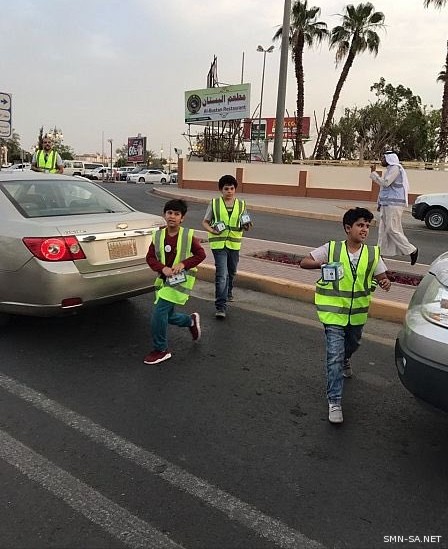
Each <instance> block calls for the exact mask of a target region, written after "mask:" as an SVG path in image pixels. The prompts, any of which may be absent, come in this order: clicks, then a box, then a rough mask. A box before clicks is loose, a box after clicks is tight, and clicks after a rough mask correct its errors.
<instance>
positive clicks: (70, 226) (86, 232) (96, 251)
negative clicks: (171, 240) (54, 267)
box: [39, 212, 165, 273]
mask: <svg viewBox="0 0 448 549" xmlns="http://www.w3.org/2000/svg"><path fill="white" fill-rule="evenodd" d="M106 216H107V217H106ZM98 217H101V219H98V220H97V221H94V222H93V221H91V218H92V216H83V215H80V216H70V218H69V219H68V218H67V217H66V216H64V217H54V218H48V217H47V218H40V219H39V224H40V228H41V230H42V231H43V232H44V233H45V234H47V235H48V236H57V235H58V234H59V235H61V236H65V237H66V236H76V238H77V239H78V241H79V244H80V246H81V248H82V250H83V252H84V254H85V256H86V259H80V260H76V261H74V263H75V265H76V267H77V268H78V270H79V272H81V273H93V272H98V271H106V270H111V269H119V268H126V267H130V266H133V265H139V264H142V263H145V257H146V253H147V251H148V248H149V245H150V244H151V242H152V235H153V233H154V231H155V230H157V229H158V228H159V227H160V226H163V225H164V224H165V222H164V220H163V218H161V217H159V216H155V215H149V214H148V215H147V216H145V215H142V213H140V212H129V213H116V214H114V213H110V214H105V215H102V216H98Z"/></svg>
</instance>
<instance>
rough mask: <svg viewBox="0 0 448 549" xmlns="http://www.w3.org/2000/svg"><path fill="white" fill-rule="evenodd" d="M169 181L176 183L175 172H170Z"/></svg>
mask: <svg viewBox="0 0 448 549" xmlns="http://www.w3.org/2000/svg"><path fill="white" fill-rule="evenodd" d="M170 183H177V172H171V173H170Z"/></svg>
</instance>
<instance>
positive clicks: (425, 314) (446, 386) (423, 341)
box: [395, 252, 448, 412]
mask: <svg viewBox="0 0 448 549" xmlns="http://www.w3.org/2000/svg"><path fill="white" fill-rule="evenodd" d="M395 364H396V367H397V371H398V376H399V378H400V380H401V382H402V383H403V385H404V386H405V387H406V389H408V391H410V392H411V393H413V394H414V395H415V396H417V397H419V398H420V399H421V400H423V401H425V402H427V403H429V404H431V405H432V406H435V407H436V408H440V409H441V410H444V411H446V412H448V252H445V253H444V254H442V255H441V256H439V257H438V258H437V259H436V260H435V261H434V262H433V263H432V265H431V266H430V267H429V272H428V274H427V275H425V277H424V278H423V280H422V281H421V282H420V284H419V286H418V288H417V289H416V291H415V293H414V295H413V297H412V299H411V302H410V303H409V308H408V312H407V314H406V319H405V321H404V325H403V328H402V330H401V332H400V334H399V336H398V338H397V341H396V345H395Z"/></svg>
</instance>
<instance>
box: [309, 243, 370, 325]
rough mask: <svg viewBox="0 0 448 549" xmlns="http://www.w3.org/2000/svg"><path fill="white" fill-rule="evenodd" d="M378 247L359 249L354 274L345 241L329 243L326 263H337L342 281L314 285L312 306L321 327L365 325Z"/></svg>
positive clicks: (322, 282) (321, 282)
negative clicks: (323, 325) (315, 309)
mask: <svg viewBox="0 0 448 549" xmlns="http://www.w3.org/2000/svg"><path fill="white" fill-rule="evenodd" d="M379 257H380V250H379V247H378V246H367V245H364V244H363V245H362V249H361V252H360V255H359V261H358V265H357V267H356V270H355V269H354V268H353V267H352V265H351V262H350V258H349V255H348V250H347V243H346V242H345V241H342V242H335V241H334V240H332V241H331V242H329V248H328V262H329V263H332V262H333V261H339V262H341V263H342V265H343V267H344V277H343V278H342V279H341V280H335V281H333V282H324V281H323V280H322V279H320V280H318V281H317V283H316V293H315V295H314V302H315V304H316V307H317V315H318V317H319V320H320V321H321V322H322V323H323V324H333V325H336V326H347V325H348V324H351V325H353V326H358V325H361V324H365V323H366V322H367V313H368V311H369V305H370V300H371V293H372V291H373V290H374V287H375V282H376V281H374V280H373V275H374V273H375V269H376V266H377V265H378V261H379Z"/></svg>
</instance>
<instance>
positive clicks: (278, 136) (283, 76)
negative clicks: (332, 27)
mask: <svg viewBox="0 0 448 549" xmlns="http://www.w3.org/2000/svg"><path fill="white" fill-rule="evenodd" d="M290 20H291V0H285V5H284V9H283V26H282V49H281V54H280V69H279V73H278V92H277V111H276V115H275V135H274V154H273V160H274V164H281V163H282V152H283V151H282V148H283V128H284V124H285V101H286V80H287V76H288V51H289V28H290V25H291V23H290ZM297 123H298V124H301V123H302V121H301V120H298V121H297Z"/></svg>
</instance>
